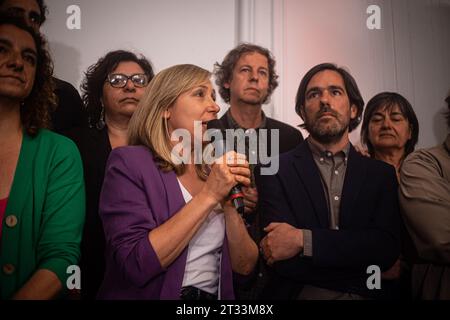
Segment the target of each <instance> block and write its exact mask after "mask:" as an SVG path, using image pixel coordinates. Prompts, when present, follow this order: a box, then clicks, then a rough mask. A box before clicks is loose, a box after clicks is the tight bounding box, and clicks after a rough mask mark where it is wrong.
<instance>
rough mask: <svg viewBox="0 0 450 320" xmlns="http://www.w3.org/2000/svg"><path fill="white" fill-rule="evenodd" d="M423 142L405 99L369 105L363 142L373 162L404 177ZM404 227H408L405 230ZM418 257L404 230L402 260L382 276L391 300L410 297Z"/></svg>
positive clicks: (380, 98) (385, 98)
mask: <svg viewBox="0 0 450 320" xmlns="http://www.w3.org/2000/svg"><path fill="white" fill-rule="evenodd" d="M418 138H419V122H418V120H417V117H416V114H415V112H414V110H413V108H412V106H411V104H410V103H409V101H408V100H406V98H405V97H403V96H402V95H400V94H398V93H396V92H382V93H379V94H377V95H375V96H374V97H373V98H372V99H370V101H369V102H368V103H367V106H366V111H365V113H364V119H363V123H362V127H361V140H362V142H363V143H364V144H365V145H366V146H367V148H368V152H369V155H370V156H371V157H372V158H375V159H378V160H381V161H384V162H386V163H389V164H391V165H392V166H393V167H394V168H395V171H396V173H397V178H399V177H400V169H401V166H402V164H403V160H405V158H406V156H407V155H408V154H410V153H411V152H413V151H414V147H415V146H416V144H417V140H418ZM403 227H404V226H403ZM414 256H415V253H414V250H413V249H412V243H411V239H410V237H409V235H408V233H407V231H406V230H405V229H404V228H403V229H402V257H400V259H398V260H397V262H396V263H395V264H394V266H393V267H392V268H391V269H390V270H388V271H386V272H385V273H383V274H382V279H383V280H384V282H383V285H384V286H385V287H386V286H389V287H390V288H392V289H391V290H389V291H390V292H391V298H409V297H410V264H411V262H410V261H409V260H411V259H414Z"/></svg>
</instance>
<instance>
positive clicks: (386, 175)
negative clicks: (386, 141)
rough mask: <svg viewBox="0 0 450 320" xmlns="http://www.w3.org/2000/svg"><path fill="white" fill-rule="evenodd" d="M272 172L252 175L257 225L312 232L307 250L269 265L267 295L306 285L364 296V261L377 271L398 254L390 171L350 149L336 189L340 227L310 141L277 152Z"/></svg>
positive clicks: (369, 293)
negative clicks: (333, 220)
mask: <svg viewBox="0 0 450 320" xmlns="http://www.w3.org/2000/svg"><path fill="white" fill-rule="evenodd" d="M279 161H280V165H279V171H278V173H277V174H276V175H272V176H268V175H266V176H263V175H260V174H257V175H256V183H257V188H258V192H259V210H260V211H259V212H260V213H261V227H262V228H263V227H265V226H267V225H268V224H269V223H271V222H286V223H288V224H290V225H292V226H294V227H296V228H301V229H310V230H312V246H313V256H312V257H305V256H302V255H300V254H299V255H297V256H295V257H293V258H290V259H288V260H284V261H279V262H277V263H275V264H274V269H273V275H272V278H271V281H270V283H269V285H268V288H267V290H266V294H264V297H266V298H284V299H287V298H295V296H296V295H297V294H298V292H299V291H300V290H301V288H302V285H304V284H310V285H315V286H319V287H322V288H327V289H331V290H338V291H344V292H353V293H357V294H361V295H365V296H373V295H378V294H379V292H373V290H372V291H369V290H368V289H367V285H366V281H367V278H368V277H369V274H367V273H366V271H367V267H368V266H370V265H377V266H379V267H380V268H381V270H382V271H384V270H387V269H388V268H389V267H391V266H392V265H393V264H394V262H395V260H396V259H397V258H398V257H399V254H400V215H399V207H398V199H397V179H396V174H395V169H394V168H393V167H392V166H390V165H388V164H386V163H384V162H381V161H377V160H374V159H370V158H367V157H363V156H361V155H360V154H359V153H357V152H356V151H355V149H354V148H353V146H351V147H350V153H349V157H348V163H347V169H346V175H345V180H344V186H343V190H342V195H341V206H340V219H339V230H330V229H329V213H328V208H327V202H326V198H325V193H324V190H323V187H322V182H321V179H320V173H319V169H318V168H317V166H316V164H315V162H314V159H313V157H312V153H311V150H310V148H309V146H308V143H302V144H300V145H299V146H298V147H297V148H295V149H293V150H292V151H290V152H288V153H285V154H282V155H280V158H279Z"/></svg>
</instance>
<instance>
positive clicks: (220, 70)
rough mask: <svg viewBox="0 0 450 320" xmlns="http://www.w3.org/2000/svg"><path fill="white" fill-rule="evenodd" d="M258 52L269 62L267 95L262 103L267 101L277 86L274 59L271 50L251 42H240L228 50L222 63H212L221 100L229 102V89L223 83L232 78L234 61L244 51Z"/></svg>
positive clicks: (244, 52) (236, 60)
mask: <svg viewBox="0 0 450 320" xmlns="http://www.w3.org/2000/svg"><path fill="white" fill-rule="evenodd" d="M253 52H256V53H259V54H261V55H263V56H265V57H266V58H267V61H268V64H269V89H268V90H267V97H266V98H265V99H264V101H263V103H267V102H268V101H269V99H270V96H271V95H272V93H273V91H274V90H275V89H276V87H278V80H277V79H278V75H277V73H276V71H275V59H274V57H273V56H272V54H271V52H270V51H269V50H268V49H266V48H263V47H260V46H258V45H255V44H251V43H241V44H239V45H238V46H237V47H236V48H234V49H233V50H231V51H230V52H228V54H227V55H226V56H225V58H224V59H223V61H222V63H221V64H220V63H218V62H216V63H215V64H214V67H215V68H214V75H215V77H216V84H217V86H218V87H219V94H220V96H221V97H222V99H223V101H225V102H227V103H229V102H230V89H229V88H225V84H226V83H229V82H230V81H231V80H232V78H233V69H234V67H235V66H236V63H237V62H238V61H239V59H240V58H241V57H242V55H244V54H246V53H253Z"/></svg>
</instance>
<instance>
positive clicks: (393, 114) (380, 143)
mask: <svg viewBox="0 0 450 320" xmlns="http://www.w3.org/2000/svg"><path fill="white" fill-rule="evenodd" d="M418 139H419V122H418V120H417V117H416V114H415V112H414V110H413V108H412V106H411V104H410V103H409V102H408V100H406V99H405V98H404V97H403V96H401V95H400V94H398V93H395V92H382V93H379V94H377V95H376V96H374V97H373V98H372V99H370V101H369V102H368V103H367V106H366V111H365V113H364V120H363V123H362V127H361V140H362V142H363V143H364V144H365V145H366V146H367V148H368V151H369V154H370V156H371V157H372V158H375V159H378V160H381V161H384V162H387V163H389V164H391V165H392V166H394V167H395V169H396V172H397V176H398V175H399V172H400V167H401V164H402V162H403V160H404V159H405V158H406V156H407V155H408V154H410V153H411V152H413V151H414V147H415V146H416V144H417V140H418Z"/></svg>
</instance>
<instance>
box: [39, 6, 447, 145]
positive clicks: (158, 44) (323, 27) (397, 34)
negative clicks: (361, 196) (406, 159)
mask: <svg viewBox="0 0 450 320" xmlns="http://www.w3.org/2000/svg"><path fill="white" fill-rule="evenodd" d="M46 3H47V5H48V7H49V12H50V14H49V19H48V21H47V22H46V24H45V26H44V32H45V33H46V34H47V36H48V38H49V40H50V44H51V50H52V52H53V56H54V59H55V71H56V75H57V76H58V77H60V78H62V79H65V80H68V81H69V82H71V83H73V84H74V85H75V86H77V87H78V85H79V84H80V81H81V79H82V72H83V71H85V70H86V68H87V67H88V66H89V65H91V64H92V63H94V62H95V61H97V59H98V58H99V57H100V56H102V55H104V54H105V53H106V52H107V51H110V50H114V49H118V48H123V49H128V50H133V51H136V52H142V53H144V54H145V55H146V56H147V57H148V58H149V59H150V60H151V61H152V63H153V65H154V67H155V71H160V70H161V69H163V68H166V67H168V66H170V65H173V64H177V63H194V64H197V65H200V66H202V67H204V68H206V69H209V70H212V66H213V64H214V62H216V61H221V60H222V59H223V57H224V55H225V54H226V53H227V52H228V51H229V50H230V49H231V48H233V47H234V46H235V45H236V44H237V43H238V42H239V41H251V42H255V43H257V44H260V45H263V46H266V47H268V48H269V49H271V50H272V51H273V53H274V54H275V57H276V59H277V69H278V72H279V74H280V87H279V88H278V89H277V90H276V91H275V93H274V96H273V98H272V103H271V104H269V105H268V106H265V108H264V110H265V111H266V112H267V113H268V114H269V115H272V116H274V117H275V118H278V119H280V120H282V121H285V122H287V123H290V124H292V125H298V124H299V123H300V122H301V120H300V118H299V117H298V116H297V115H296V114H295V111H294V104H295V94H296V91H297V87H298V84H299V82H300V79H301V78H302V76H303V75H304V74H305V73H306V71H307V70H309V69H310V68H311V67H312V66H314V65H316V64H318V63H322V62H326V61H330V62H335V63H337V64H339V65H342V66H345V67H347V69H348V70H349V71H350V72H351V73H352V75H353V76H354V77H355V79H356V80H357V82H358V85H359V87H360V89H361V92H362V94H363V97H364V99H365V101H366V102H367V101H368V100H369V99H370V98H371V97H372V96H373V95H374V94H376V93H378V92H381V91H386V90H392V91H398V92H399V93H401V94H403V95H404V96H405V97H406V98H407V99H408V100H409V101H410V102H411V103H412V105H413V107H414V109H415V110H416V113H417V115H418V118H419V122H420V126H421V128H420V139H419V147H425V146H431V145H434V144H437V143H439V142H441V141H442V140H443V139H444V137H445V135H446V127H445V122H444V120H443V117H442V115H441V112H442V111H444V107H445V104H444V101H443V99H444V97H445V95H446V93H447V92H448V90H449V88H450V58H449V57H450V0H185V1H181V0H129V1H123V0H89V1H88V0H79V1H73V0H47V1H46ZM73 4H76V5H78V6H79V7H80V8H81V30H68V29H67V28H66V19H67V17H68V16H69V15H68V14H67V13H66V8H67V7H68V6H69V5H73ZM370 4H376V5H378V6H380V8H381V14H382V16H381V17H382V20H381V21H382V29H381V30H368V29H367V27H366V20H367V18H368V14H367V13H366V9H367V7H368V6H369V5H370ZM221 105H222V107H223V108H222V112H221V113H223V112H224V111H225V109H226V108H227V106H226V105H225V104H223V103H222V104H221ZM351 139H352V141H353V142H358V140H359V129H358V130H356V131H355V133H353V134H352V135H351Z"/></svg>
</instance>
